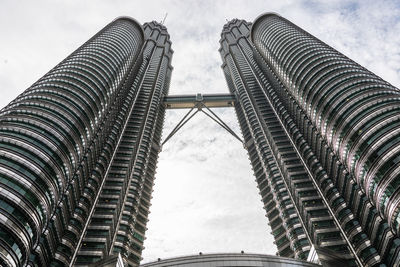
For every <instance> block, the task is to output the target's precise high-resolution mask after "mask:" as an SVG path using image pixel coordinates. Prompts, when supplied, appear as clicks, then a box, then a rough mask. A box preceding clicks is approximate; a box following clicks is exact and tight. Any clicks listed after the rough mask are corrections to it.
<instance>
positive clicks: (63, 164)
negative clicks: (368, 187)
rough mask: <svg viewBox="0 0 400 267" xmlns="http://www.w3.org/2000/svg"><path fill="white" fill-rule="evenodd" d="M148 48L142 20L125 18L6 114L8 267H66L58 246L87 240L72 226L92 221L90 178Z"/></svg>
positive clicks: (1, 149)
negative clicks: (59, 258) (60, 261)
mask: <svg viewBox="0 0 400 267" xmlns="http://www.w3.org/2000/svg"><path fill="white" fill-rule="evenodd" d="M143 42H144V35H143V30H142V28H141V26H140V25H139V24H138V23H137V22H136V21H134V20H132V19H129V18H120V19H117V20H115V21H113V22H112V23H110V24H109V25H107V26H106V27H105V28H104V29H102V30H101V31H100V32H99V33H97V34H96V35H95V36H94V37H92V38H91V39H90V40H89V41H88V42H86V43H85V44H84V45H82V46H81V47H80V48H79V49H77V50H76V51H75V52H73V53H72V54H71V55H70V56H68V57H67V58H66V59H65V60H64V61H62V62H61V63H60V64H58V65H57V66H56V67H55V68H53V69H52V70H51V71H50V72H48V73H47V74H46V75H45V76H43V77H42V78H41V79H39V81H37V82H36V83H35V84H33V85H32V86H31V87H30V88H28V89H27V90H26V91H24V92H23V93H22V94H21V95H19V96H18V97H17V98H16V99H15V100H13V101H12V102H11V103H10V104H9V105H8V106H6V107H5V108H4V109H2V110H1V112H0V265H2V266H24V265H26V264H27V263H28V260H30V264H31V265H36V266H46V265H50V262H53V266H58V265H57V263H56V262H54V260H52V258H53V257H57V255H56V254H57V251H56V248H57V244H60V243H62V242H64V241H65V240H64V239H63V236H65V235H67V234H68V232H69V233H72V235H78V234H79V230H76V231H75V230H74V229H72V228H71V226H70V225H71V224H76V225H79V224H82V223H84V218H85V217H87V214H86V211H87V209H88V207H87V206H88V205H90V201H91V197H90V196H89V195H88V194H87V191H85V190H88V189H87V188H88V187H90V183H91V182H90V179H89V177H90V174H91V173H92V171H93V170H94V169H95V168H96V165H95V162H96V161H97V160H98V158H99V156H100V152H101V150H102V147H103V145H104V142H105V140H106V137H107V135H108V134H109V132H110V131H111V128H112V127H111V125H112V123H113V119H114V117H115V116H116V113H117V111H118V109H117V108H116V105H117V106H118V103H120V102H121V101H120V100H119V98H121V97H122V96H125V95H126V89H127V88H128V87H127V84H129V83H132V81H131V80H132V77H131V76H132V75H133V74H134V73H135V72H136V70H135V63H136V62H137V61H140V60H141V57H140V53H141V49H142V46H143ZM129 87H130V86H129ZM100 179H101V178H100ZM85 201H86V202H87V204H86V206H85V205H84V204H83V203H82V202H85ZM78 213H81V214H84V215H85V216H84V215H82V216H78V215H76V214H78ZM78 228H79V227H78ZM74 238H76V236H75V237H74ZM70 246H72V245H70ZM30 255H31V256H30ZM54 264H55V265H54Z"/></svg>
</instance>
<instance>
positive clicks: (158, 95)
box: [72, 22, 173, 266]
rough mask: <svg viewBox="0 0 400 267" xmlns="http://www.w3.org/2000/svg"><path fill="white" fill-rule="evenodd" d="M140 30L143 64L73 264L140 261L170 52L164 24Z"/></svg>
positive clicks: (154, 24)
mask: <svg viewBox="0 0 400 267" xmlns="http://www.w3.org/2000/svg"><path fill="white" fill-rule="evenodd" d="M143 28H144V32H145V36H146V41H145V45H144V48H143V58H144V60H143V63H142V64H141V66H140V69H139V72H138V75H137V77H136V79H135V81H134V83H133V84H132V87H131V89H130V91H129V94H128V97H127V98H126V119H124V120H122V121H121V125H123V126H122V127H121V130H120V133H119V134H118V138H119V140H118V142H117V145H116V149H115V152H114V155H113V157H112V160H111V163H110V165H109V169H108V170H107V171H106V174H105V179H104V183H103V184H102V186H101V189H100V191H99V192H100V193H99V196H98V198H97V201H96V205H95V206H94V210H93V213H92V216H91V220H90V222H89V224H88V225H87V226H86V227H85V230H84V234H83V236H82V237H83V239H82V242H80V247H79V251H78V253H77V254H76V256H77V257H76V258H74V259H73V262H72V263H73V264H74V266H87V265H90V264H93V263H95V262H96V261H99V260H100V259H104V258H106V257H108V256H109V255H112V254H117V253H120V254H121V256H122V258H123V260H124V262H125V263H126V264H127V266H138V265H139V262H140V260H141V253H142V250H143V248H144V247H143V241H144V239H145V231H146V229H147V228H146V224H147V220H148V219H147V217H148V214H149V207H150V199H151V194H152V188H153V183H154V175H155V168H156V163H157V157H158V153H159V151H160V139H161V131H162V125H163V121H164V114H165V109H164V105H163V103H162V100H163V98H164V96H165V95H167V94H168V89H169V82H170V78H171V72H172V67H171V65H170V62H171V59H172V53H173V51H172V49H171V42H170V40H169V34H168V32H167V29H166V27H165V26H163V25H161V24H159V23H157V22H151V23H145V24H144V25H143ZM135 92H137V94H135Z"/></svg>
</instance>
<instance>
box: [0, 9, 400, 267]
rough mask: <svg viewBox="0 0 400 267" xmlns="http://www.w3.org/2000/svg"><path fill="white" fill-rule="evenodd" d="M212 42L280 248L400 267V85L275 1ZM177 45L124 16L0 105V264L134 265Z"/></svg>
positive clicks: (284, 252) (295, 254) (155, 28)
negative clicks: (112, 260) (288, 15)
mask: <svg viewBox="0 0 400 267" xmlns="http://www.w3.org/2000/svg"><path fill="white" fill-rule="evenodd" d="M220 44H221V48H220V54H221V57H222V62H223V64H222V69H223V72H224V75H225V78H226V81H227V85H228V88H229V91H230V93H231V96H232V103H233V104H232V106H233V107H234V108H235V111H236V114H237V117H238V120H239V123H240V127H241V130H242V134H243V139H244V144H245V148H246V149H247V151H248V154H249V157H250V160H251V164H252V166H253V170H254V175H255V177H256V180H257V183H258V188H259V190H260V193H261V197H262V201H263V203H264V208H265V210H266V215H267V217H268V221H269V224H270V226H271V228H272V234H273V236H274V238H275V244H276V246H277V255H278V256H281V257H289V258H294V259H299V260H307V259H308V260H309V261H313V260H314V261H319V262H320V263H323V262H324V259H326V258H329V257H336V259H337V260H338V261H340V262H342V263H343V266H346V265H347V266H398V264H399V260H400V238H399V234H400V164H399V162H400V134H399V133H400V91H399V89H397V88H395V87H393V86H392V85H390V84H389V83H387V82H385V81H383V80H382V79H381V78H379V77H377V76H376V75H374V74H373V73H371V72H370V71H368V70H366V69H365V68H363V67H361V66H360V65H358V64H357V63H355V62H353V61H352V60H350V59H348V58H347V57H345V56H344V55H342V54H341V53H339V52H338V51H336V50H335V49H333V48H331V47H329V46H328V45H327V44H325V43H323V42H321V41H320V40H318V39H316V38H315V37H313V36H312V35H310V34H309V33H307V32H305V31H304V30H302V29H300V28H299V27H297V26H296V25H294V24H292V23H291V22H289V21H287V20H286V19H284V18H282V17H280V16H279V15H277V14H271V13H267V14H264V15H262V16H260V17H258V18H257V19H256V20H255V22H254V23H249V22H246V21H244V20H237V19H235V20H232V21H230V22H228V23H227V24H226V25H225V26H224V27H223V30H222V34H221V40H220ZM172 53H173V51H172V49H171V42H170V37H169V35H168V33H167V30H166V28H165V26H164V25H161V24H159V23H156V22H151V23H145V24H144V25H143V26H142V25H140V24H139V23H138V22H137V21H135V20H133V19H131V18H128V17H121V18H118V19H116V20H114V21H113V22H111V23H110V24H108V25H107V26H106V27H105V28H104V29H102V30H101V31H100V32H98V33H97V34H96V35H95V36H93V37H92V38H91V39H89V40H88V41H87V42H86V43H85V44H83V45H82V46H81V47H79V48H78V49H77V50H76V51H75V52H73V53H72V54H71V55H70V56H68V57H67V58H66V59H65V60H63V61H62V62H61V63H59V64H58V65H57V66H56V67H54V68H53V69H52V70H50V71H49V72H48V73H47V74H45V75H44V76H43V77H42V78H41V79H39V80H38V81H37V82H36V83H34V84H33V85H32V86H31V87H29V88H28V89H27V90H26V91H24V92H23V93H22V94H20V95H19V96H18V97H17V98H16V99H15V100H13V101H12V102H11V103H10V104H8V105H7V106H6V107H4V108H3V109H2V110H1V111H0V265H1V266H52V267H58V266H89V265H91V266H97V265H96V262H98V264H100V263H99V262H101V261H103V260H104V259H107V258H109V257H112V256H113V255H120V256H119V258H118V259H119V261H118V263H119V264H122V265H125V266H138V265H139V262H140V260H141V251H142V249H143V241H144V238H145V237H144V236H145V231H146V222H147V217H148V213H149V207H150V201H151V192H152V186H153V180H154V175H155V169H156V162H157V157H158V153H159V151H160V146H161V145H160V140H161V132H162V128H163V121H164V115H165V109H166V108H167V107H168V105H166V104H165V101H164V100H165V98H166V96H168V88H169V84H170V79H171V72H172V67H171V59H172ZM178 75H179V74H178ZM203 105H205V106H207V103H203ZM327 262H328V261H327ZM304 264H306V263H304ZM165 266H166V265H165ZM274 266H275V265H274ZM285 266H286V265H285ZM307 266H308V265H307Z"/></svg>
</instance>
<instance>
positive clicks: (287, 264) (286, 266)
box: [140, 253, 321, 267]
mask: <svg viewBox="0 0 400 267" xmlns="http://www.w3.org/2000/svg"><path fill="white" fill-rule="evenodd" d="M140 266H141V267H166V266H168V267H175V266H177V267H178V266H179V267H186V266H187V267H189V266H190V267H203V266H207V267H216V266H241V267H243V266H263V267H299V266H304V267H318V266H321V265H318V264H314V263H310V262H306V261H302V260H295V259H291V258H284V257H278V256H270V255H263V254H247V253H241V254H237V253H221V254H206V255H205V254H202V255H201V254H200V255H194V256H184V257H177V258H171V259H166V260H159V261H156V262H150V263H146V264H143V265H140Z"/></svg>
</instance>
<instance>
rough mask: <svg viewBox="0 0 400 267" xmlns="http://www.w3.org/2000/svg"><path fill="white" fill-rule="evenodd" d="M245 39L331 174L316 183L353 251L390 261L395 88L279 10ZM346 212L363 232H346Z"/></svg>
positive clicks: (395, 206) (394, 248)
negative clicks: (305, 29)
mask: <svg viewBox="0 0 400 267" xmlns="http://www.w3.org/2000/svg"><path fill="white" fill-rule="evenodd" d="M250 38H251V40H252V42H253V44H254V46H255V49H254V55H255V58H256V60H257V62H258V65H259V66H261V68H262V69H263V73H264V74H265V76H267V77H268V79H269V80H270V82H271V83H273V84H274V87H275V88H276V89H275V94H276V97H277V99H279V101H280V102H281V103H282V105H283V107H284V108H285V110H286V111H287V112H288V114H289V115H290V116H291V118H292V119H293V121H294V123H295V124H296V125H297V127H298V129H299V132H300V133H301V134H302V136H303V137H304V138H305V141H306V142H307V143H308V144H309V146H310V151H311V152H312V153H313V154H314V155H315V158H316V159H317V161H318V163H319V164H320V165H321V167H322V169H323V171H324V172H326V174H327V175H328V177H329V179H327V183H329V184H331V186H329V187H327V183H325V182H324V184H322V183H321V184H320V188H321V189H322V190H324V191H325V192H326V193H325V194H326V196H327V197H328V198H329V202H330V206H331V208H332V209H333V210H336V211H335V213H336V216H337V218H338V220H339V221H340V223H341V224H342V226H343V227H342V228H343V229H344V230H345V231H346V232H347V233H348V238H349V241H350V242H351V243H352V244H353V245H354V246H355V248H356V251H357V254H358V257H359V258H360V259H361V260H362V261H363V262H364V263H365V262H369V263H368V264H367V265H369V264H372V262H373V261H371V257H373V258H375V259H376V260H378V258H377V257H376V256H373V255H376V252H378V254H379V255H380V258H381V260H382V261H383V262H384V263H386V264H388V265H390V266H392V265H393V264H395V263H396V262H398V259H399V245H400V240H399V238H398V233H399V223H400V215H399V212H400V196H399V194H400V190H399V185H400V177H399V171H400V165H399V164H398V161H399V158H400V139H399V138H398V132H399V130H400V124H399V118H400V117H399V115H398V109H399V101H400V95H399V90H398V89H397V88H395V87H393V86H391V85H390V84H388V83H387V82H385V81H383V80H382V79H381V78H379V77H377V76H376V75H374V74H373V73H371V72H370V71H368V70H366V69H365V68H363V67H361V66H360V65H358V64H357V63H355V62H353V61H351V60H350V59H348V58H347V57H345V56H344V55H342V54H340V53H339V52H337V51H336V50H334V49H333V48H331V47H329V46H328V45H326V44H324V43H323V42H321V41H319V40H318V39H316V38H315V37H313V36H311V35H310V34H308V33H307V32H305V31H304V30H302V29H300V28H299V27H297V26H296V25H294V24H292V23H291V22H289V21H287V20H286V19H284V18H282V17H280V16H279V15H276V14H270V13H268V14H265V15H262V16H260V17H259V18H258V19H257V20H256V21H255V23H254V24H253V28H252V31H251V37H250ZM329 188H331V189H329ZM328 189H329V190H328ZM332 190H333V191H332ZM330 191H331V192H332V193H329V192H330ZM332 196H340V198H337V197H334V198H332ZM343 205H344V206H343ZM340 206H343V207H345V208H344V209H343V208H342V209H339V208H338V207H340ZM351 218H354V219H356V221H355V222H356V224H358V225H359V226H357V227H355V228H358V229H361V230H362V232H363V233H364V234H361V235H360V234H357V235H354V234H351V233H350V232H351V231H352V230H351V229H352V228H354V226H351V224H349V222H347V221H348V220H349V219H351ZM349 230H350V232H349ZM360 233H361V232H360ZM360 240H364V242H365V241H367V243H366V244H370V245H372V247H370V248H369V249H366V247H365V246H362V247H359V242H360ZM357 247H359V248H358V249H357ZM375 249H376V250H375ZM374 251H375V252H374Z"/></svg>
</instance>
